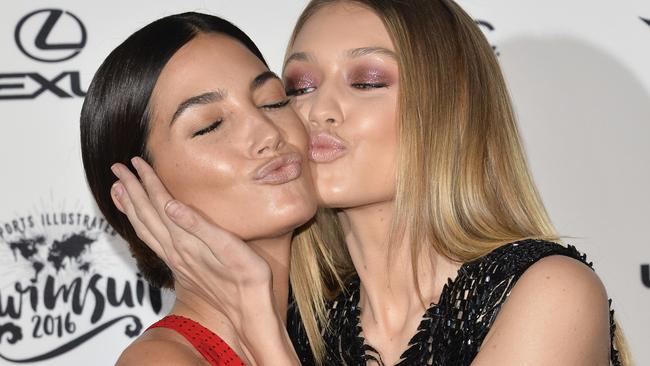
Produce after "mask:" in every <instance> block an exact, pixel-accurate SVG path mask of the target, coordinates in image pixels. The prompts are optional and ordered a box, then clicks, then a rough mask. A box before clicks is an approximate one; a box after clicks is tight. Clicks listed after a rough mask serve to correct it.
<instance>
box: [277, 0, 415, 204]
mask: <svg viewBox="0 0 650 366" xmlns="http://www.w3.org/2000/svg"><path fill="white" fill-rule="evenodd" d="M287 55H288V57H287V60H286V61H285V69H284V72H283V78H284V80H285V84H286V88H287V91H288V94H292V95H295V108H296V110H297V111H298V112H299V114H300V115H301V117H302V118H303V122H304V123H305V124H306V126H307V128H308V130H309V132H310V151H309V155H310V160H311V161H312V174H313V175H314V181H315V182H316V187H317V191H318V194H319V198H320V200H321V204H322V205H324V206H328V207H338V208H352V207H361V206H365V205H371V204H375V203H381V202H386V201H390V200H392V199H393V198H394V194H395V159H396V154H397V93H398V75H399V74H398V70H397V60H396V56H395V50H394V47H393V44H392V42H391V39H390V37H389V35H388V33H387V31H386V29H385V27H384V25H383V23H382V22H381V20H380V19H379V17H378V16H377V15H375V13H373V12H372V11H371V10H369V9H367V8H365V7H361V6H358V5H354V4H349V3H338V4H334V5H328V6H326V7H324V8H322V9H320V10H318V11H317V12H316V13H315V14H314V15H313V16H312V17H311V18H309V20H308V21H307V22H306V23H305V25H304V27H303V28H302V29H301V30H300V32H299V33H298V35H297V37H296V39H295V42H294V43H293V44H292V45H290V49H289V52H288V53H287ZM414 173H415V172H414Z"/></svg>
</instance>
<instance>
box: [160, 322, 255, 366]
mask: <svg viewBox="0 0 650 366" xmlns="http://www.w3.org/2000/svg"><path fill="white" fill-rule="evenodd" d="M152 328H168V329H172V330H175V331H176V332H177V333H179V334H180V335H182V336H183V337H185V339H187V341H188V342H190V343H191V344H192V346H194V348H195V349H196V350H197V351H199V353H201V355H203V357H204V358H205V359H206V360H207V361H208V362H210V365H212V366H244V362H242V360H241V359H240V358H239V356H237V354H236V353H235V351H233V349H232V348H230V346H229V345H228V344H227V343H226V342H224V340H223V339H221V338H220V337H219V336H218V335H216V334H214V333H213V332H212V331H210V330H209V329H208V328H206V327H204V326H202V325H201V324H199V323H197V322H195V321H194V320H192V319H188V318H185V317H182V316H178V315H168V316H166V317H164V318H162V319H160V320H159V321H158V322H156V323H154V324H153V325H152V326H150V327H149V328H148V329H152Z"/></svg>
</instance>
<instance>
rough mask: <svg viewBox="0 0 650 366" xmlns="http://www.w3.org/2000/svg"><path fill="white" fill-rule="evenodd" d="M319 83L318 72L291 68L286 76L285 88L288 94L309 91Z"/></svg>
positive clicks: (293, 94)
mask: <svg viewBox="0 0 650 366" xmlns="http://www.w3.org/2000/svg"><path fill="white" fill-rule="evenodd" d="M317 84H318V78H317V76H316V74H315V73H314V72H311V71H307V70H300V69H297V70H290V71H289V72H287V73H286V75H285V77H284V85H285V90H286V93H287V95H288V96H296V95H302V94H305V93H309V92H311V91H312V90H313V88H315V87H316V85H317Z"/></svg>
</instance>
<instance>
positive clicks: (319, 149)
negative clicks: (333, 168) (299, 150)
mask: <svg viewBox="0 0 650 366" xmlns="http://www.w3.org/2000/svg"><path fill="white" fill-rule="evenodd" d="M345 153H346V147H345V143H343V141H342V140H340V139H339V138H337V137H334V136H332V135H330V134H328V133H325V132H320V133H317V134H314V135H311V139H310V141H309V157H310V159H311V160H313V161H314V162H316V163H329V162H332V161H334V160H336V159H338V158H340V157H341V156H343V155H345Z"/></svg>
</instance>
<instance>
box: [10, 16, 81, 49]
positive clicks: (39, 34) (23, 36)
mask: <svg viewBox="0 0 650 366" xmlns="http://www.w3.org/2000/svg"><path fill="white" fill-rule="evenodd" d="M55 27H56V28H57V29H61V30H67V31H70V30H72V31H73V32H74V33H76V35H75V36H74V37H71V38H73V39H71V40H68V41H67V42H60V43H57V42H55V41H53V40H52V38H54V37H53V31H55ZM14 38H15V40H16V45H18V48H19V49H20V51H22V53H24V54H25V55H26V56H27V57H29V58H31V59H34V60H36V61H42V62H61V61H65V60H69V59H71V58H73V57H75V56H76V55H78V54H79V52H81V50H82V49H83V47H84V46H85V45H86V38H87V36H86V27H84V25H83V23H82V22H81V20H79V18H78V17H77V16H76V15H74V14H72V13H71V12H69V11H65V10H61V9H41V10H36V11H33V12H31V13H29V14H27V15H25V16H24V17H23V18H22V19H20V21H19V22H18V25H17V26H16V31H15V32H14ZM66 38H67V37H66ZM32 46H33V47H32Z"/></svg>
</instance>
